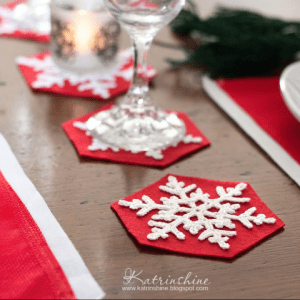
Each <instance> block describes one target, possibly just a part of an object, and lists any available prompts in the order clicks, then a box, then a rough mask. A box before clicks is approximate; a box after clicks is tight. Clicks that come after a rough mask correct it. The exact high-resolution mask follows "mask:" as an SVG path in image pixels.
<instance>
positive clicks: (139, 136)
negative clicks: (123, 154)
mask: <svg viewBox="0 0 300 300" xmlns="http://www.w3.org/2000/svg"><path fill="white" fill-rule="evenodd" d="M86 125H87V128H88V130H89V132H90V133H91V135H92V136H93V137H95V138H96V139H98V140H99V141H100V142H104V143H105V144H108V145H111V146H114V147H118V148H120V149H123V150H126V151H131V152H133V153H139V152H144V151H145V152H148V151H152V150H164V149H166V148H168V147H170V146H174V147H175V146H177V144H178V143H179V142H181V141H182V140H183V139H184V137H185V135H186V128H185V124H184V122H183V121H182V120H180V119H179V118H178V117H177V116H176V115H175V114H174V113H166V112H164V111H160V110H156V109H155V108H152V109H149V110H148V112H147V113H145V112H144V113H141V115H140V116H137V114H133V115H132V114H130V111H128V110H127V109H126V107H124V106H123V107H122V106H116V107H113V108H111V109H109V110H105V111H102V112H100V113H98V114H96V115H94V116H92V117H91V118H90V119H89V120H88V122H87V123H86Z"/></svg>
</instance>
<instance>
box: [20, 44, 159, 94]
mask: <svg viewBox="0 0 300 300" xmlns="http://www.w3.org/2000/svg"><path fill="white" fill-rule="evenodd" d="M131 57H132V53H131V50H130V49H127V50H124V51H122V52H120V53H119V54H118V56H117V58H116V61H115V63H114V64H112V65H110V66H109V67H107V68H106V69H104V68H103V70H102V71H101V72H97V73H89V74H82V75H80V74H76V73H72V72H68V71H65V70H62V69H60V68H59V67H57V66H56V64H55V63H54V62H53V60H52V58H51V54H50V53H49V54H47V55H45V57H44V58H43V59H39V58H36V57H18V58H17V63H18V64H19V65H23V66H28V67H30V68H32V69H33V70H34V71H35V72H38V74H37V78H36V80H35V81H34V82H33V83H32V86H33V88H51V87H52V86H53V85H55V84H56V85H58V86H60V87H64V86H65V81H66V80H68V81H69V82H70V84H71V85H73V86H77V88H78V91H79V92H82V91H86V90H91V92H92V93H93V94H94V95H97V96H100V97H101V98H103V99H108V98H110V97H111V95H110V89H113V88H116V87H117V77H119V78H123V79H124V80H125V81H128V82H129V81H130V79H131V76H132V67H129V68H126V69H124V67H125V66H126V65H127V64H128V63H129V61H130V60H131ZM154 75H155V70H154V69H149V70H148V76H149V77H153V76H154Z"/></svg>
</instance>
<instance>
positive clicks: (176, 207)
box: [119, 176, 276, 249]
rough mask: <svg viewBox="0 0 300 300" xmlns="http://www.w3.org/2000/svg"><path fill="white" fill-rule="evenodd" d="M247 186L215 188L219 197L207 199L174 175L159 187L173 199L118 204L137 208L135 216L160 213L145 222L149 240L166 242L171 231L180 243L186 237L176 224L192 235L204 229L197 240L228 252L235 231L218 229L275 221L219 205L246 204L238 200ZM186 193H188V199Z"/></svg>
mask: <svg viewBox="0 0 300 300" xmlns="http://www.w3.org/2000/svg"><path fill="white" fill-rule="evenodd" d="M246 187H247V184H245V183H239V184H238V185H236V187H234V188H227V189H226V190H225V189H224V188H223V187H221V186H218V187H217V188H216V192H217V194H218V196H219V198H216V199H210V195H209V194H204V193H203V191H202V190H201V189H200V188H197V186H196V185H195V184H192V185H189V186H187V187H185V183H184V182H178V181H177V179H176V178H175V177H174V176H169V177H168V183H167V184H166V185H165V186H160V187H159V189H160V190H162V191H164V192H167V193H169V194H171V195H175V196H171V197H170V198H167V197H162V198H161V199H160V201H161V202H162V204H157V203H155V202H154V201H153V200H152V199H151V198H150V197H148V196H146V195H144V196H143V197H142V200H139V199H134V200H133V201H132V202H129V201H125V200H120V201H119V205H121V206H126V207H129V208H130V209H132V210H138V209H139V211H138V212H137V215H138V216H145V215H146V214H148V213H149V212H150V211H152V210H154V209H158V210H159V212H158V213H157V214H155V215H153V216H152V219H151V220H150V221H149V222H148V225H149V226H150V227H153V228H152V230H151V231H152V233H150V234H148V236H147V238H148V239H149V240H157V239H159V238H163V239H166V238H167V237H168V236H169V235H168V233H170V232H171V233H173V234H174V235H175V236H176V237H177V238H178V239H179V240H184V239H185V235H184V234H183V233H182V232H180V231H179V230H178V229H177V228H178V226H179V225H183V228H184V229H185V230H187V231H189V232H190V233H191V234H193V235H196V234H198V233H199V231H201V230H203V229H204V231H203V232H202V233H201V234H200V235H199V237H198V239H199V240H200V241H203V240H205V239H208V241H209V242H210V243H217V244H218V245H219V246H220V248H222V249H229V248H230V245H229V244H228V243H227V241H228V240H229V238H230V237H232V236H235V235H237V232H236V231H229V230H220V229H222V228H224V227H226V228H228V229H234V228H235V224H234V223H233V222H232V220H234V221H239V222H240V223H242V224H243V225H244V226H245V227H247V228H249V229H251V228H253V224H252V223H251V222H253V223H254V224H256V225H262V224H263V223H266V224H274V223H275V222H276V219H274V218H266V216H265V215H264V214H259V215H257V216H253V213H254V212H255V211H256V207H252V208H250V209H248V210H247V211H246V212H244V213H242V214H240V215H235V213H236V211H237V210H238V209H239V208H240V204H232V205H231V204H230V203H225V204H221V203H222V202H224V201H227V202H235V203H245V202H249V201H250V200H251V199H250V198H241V197H239V196H241V195H242V191H243V190H244V189H245V188H246ZM196 188H197V189H196ZM195 189H196V191H195ZM192 191H194V192H192ZM188 193H190V195H189V196H188ZM198 201H201V202H202V204H201V205H196V203H197V202H198ZM211 209H217V210H218V211H217V212H212V211H210V210H211ZM178 213H184V215H178ZM194 217H196V218H197V220H196V221H193V220H192V218H194ZM158 221H165V222H158Z"/></svg>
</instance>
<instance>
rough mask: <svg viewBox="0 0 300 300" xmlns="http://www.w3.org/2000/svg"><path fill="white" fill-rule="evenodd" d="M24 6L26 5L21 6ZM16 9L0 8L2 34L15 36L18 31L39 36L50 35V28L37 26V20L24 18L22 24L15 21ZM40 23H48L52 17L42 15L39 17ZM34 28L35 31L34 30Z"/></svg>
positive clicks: (0, 31)
mask: <svg viewBox="0 0 300 300" xmlns="http://www.w3.org/2000/svg"><path fill="white" fill-rule="evenodd" d="M21 5H22V6H24V5H25V4H21ZM14 9H15V7H14V8H9V7H3V6H0V34H13V33H14V32H16V31H19V32H21V33H28V32H34V33H35V34H37V35H46V34H49V28H47V29H45V28H43V27H39V26H38V27H37V26H36V21H37V20H36V19H33V18H32V17H28V18H24V19H23V20H22V24H20V23H18V22H17V21H15V20H14V14H15V12H14ZM37 17H38V18H39V21H45V22H46V21H48V19H49V18H50V15H49V16H48V14H42V15H38V16H37ZM33 28H34V29H33Z"/></svg>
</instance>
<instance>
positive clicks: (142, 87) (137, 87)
mask: <svg viewBox="0 0 300 300" xmlns="http://www.w3.org/2000/svg"><path fill="white" fill-rule="evenodd" d="M152 40H153V37H150V38H147V39H145V37H143V38H141V37H131V42H132V48H133V78H132V83H131V87H130V90H129V92H128V93H127V95H126V96H125V98H124V100H123V102H122V104H123V105H124V104H125V105H126V106H127V105H129V106H131V107H138V108H139V110H141V109H143V108H145V109H146V107H152V108H154V107H153V104H152V102H151V100H150V96H149V84H148V76H147V73H148V72H147V54H148V50H149V48H150V46H151V43H152Z"/></svg>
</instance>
